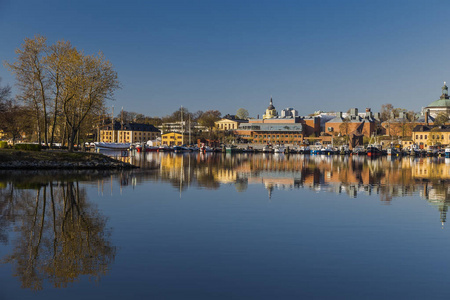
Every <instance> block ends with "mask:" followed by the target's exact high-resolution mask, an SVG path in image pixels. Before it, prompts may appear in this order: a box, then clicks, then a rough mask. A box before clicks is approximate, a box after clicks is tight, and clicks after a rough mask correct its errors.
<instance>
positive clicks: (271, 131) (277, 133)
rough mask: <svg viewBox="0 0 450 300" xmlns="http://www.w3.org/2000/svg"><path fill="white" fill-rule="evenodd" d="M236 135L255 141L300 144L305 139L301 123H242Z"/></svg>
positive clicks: (242, 138)
mask: <svg viewBox="0 0 450 300" xmlns="http://www.w3.org/2000/svg"><path fill="white" fill-rule="evenodd" d="M236 136H237V137H238V138H239V139H241V140H245V141H249V142H254V143H264V144H299V143H302V141H303V126H302V124H300V123H248V124H241V125H240V126H239V129H238V130H236Z"/></svg>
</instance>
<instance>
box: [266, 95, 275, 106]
mask: <svg viewBox="0 0 450 300" xmlns="http://www.w3.org/2000/svg"><path fill="white" fill-rule="evenodd" d="M267 109H275V107H274V106H273V101H272V96H270V102H269V107H268V108H267Z"/></svg>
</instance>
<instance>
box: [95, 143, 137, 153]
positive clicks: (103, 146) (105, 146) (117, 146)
mask: <svg viewBox="0 0 450 300" xmlns="http://www.w3.org/2000/svg"><path fill="white" fill-rule="evenodd" d="M94 145H95V149H98V150H117V151H120V150H128V149H130V147H131V144H130V143H104V142H95V143H94Z"/></svg>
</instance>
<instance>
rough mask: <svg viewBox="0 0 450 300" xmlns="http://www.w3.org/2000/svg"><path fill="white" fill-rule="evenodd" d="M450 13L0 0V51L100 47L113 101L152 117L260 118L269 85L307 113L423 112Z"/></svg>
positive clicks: (360, 2)
mask: <svg viewBox="0 0 450 300" xmlns="http://www.w3.org/2000/svg"><path fill="white" fill-rule="evenodd" d="M449 13H450V1H448V0H444V1H433V0H426V1H415V0H405V1H397V0H390V1H384V0H380V1H377V0H372V1H364V0H308V1H306V0H296V1H283V0H278V1H264V0H255V1H245V0H239V1H233V0H223V1H214V0H209V1H197V0H179V1H170V0H160V1H113V0H108V1H94V0H88V1H85V0H77V1H59V0H57V1H56V0H55V1H45V0H43V1H35V0H27V1H20V0H0V60H2V61H4V60H8V61H13V60H14V58H15V54H14V50H15V49H16V48H18V47H20V45H21V43H22V42H23V39H24V38H25V37H33V36H34V35H35V34H41V35H44V36H46V37H47V38H48V40H49V42H50V43H53V42H55V41H57V40H60V39H64V40H69V41H70V42H71V43H72V44H73V45H74V46H76V47H77V48H78V49H83V50H84V52H85V53H88V54H92V53H96V52H98V51H99V50H101V51H102V52H103V53H104V54H105V56H106V58H107V59H109V60H110V61H111V62H112V63H113V64H114V66H115V69H116V71H117V72H118V74H119V79H120V81H121V83H122V89H121V90H119V91H117V92H116V100H115V101H114V102H111V103H110V104H109V105H112V104H114V106H115V107H116V110H117V111H118V109H120V108H121V107H122V106H123V107H124V109H125V110H127V111H135V112H139V113H144V114H146V115H149V116H165V115H168V114H170V113H172V112H173V111H175V110H177V109H178V108H179V107H180V106H181V105H182V106H183V107H186V108H187V109H189V111H192V112H195V111H197V110H203V111H206V110H209V109H218V110H220V111H221V112H222V114H227V113H230V114H235V113H236V111H237V110H238V109H239V108H241V107H242V108H246V109H247V110H248V111H249V113H250V116H252V117H256V116H257V115H258V114H259V115H260V116H262V114H263V113H264V111H265V109H266V107H267V106H268V104H269V98H270V96H272V97H273V101H274V105H275V107H276V108H277V110H281V109H283V108H286V107H294V108H295V109H297V110H298V111H299V113H300V115H306V114H310V113H312V112H314V111H317V110H324V111H347V110H348V109H349V108H352V107H357V108H359V110H360V111H361V110H364V109H365V108H366V107H371V108H372V110H373V111H379V110H380V108H381V105H382V104H385V103H392V104H393V105H394V106H395V107H402V108H406V109H408V110H415V111H418V110H420V109H421V107H423V106H426V105H428V104H429V103H430V102H432V101H434V100H436V99H438V98H439V96H440V94H441V86H442V85H443V81H450V72H449V70H448V65H447V63H448V60H449V55H450V38H449V29H450V15H449ZM0 77H2V78H3V81H2V84H10V85H14V78H13V77H12V75H11V74H10V73H9V71H8V70H7V69H6V68H4V67H3V65H2V66H0Z"/></svg>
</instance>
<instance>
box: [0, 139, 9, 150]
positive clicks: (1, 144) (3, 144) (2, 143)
mask: <svg viewBox="0 0 450 300" xmlns="http://www.w3.org/2000/svg"><path fill="white" fill-rule="evenodd" d="M5 148H8V142H6V141H0V149H5Z"/></svg>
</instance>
